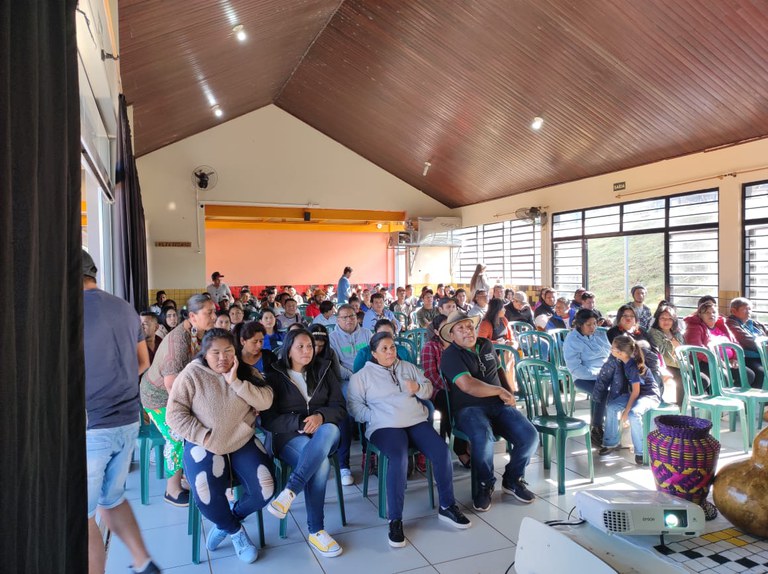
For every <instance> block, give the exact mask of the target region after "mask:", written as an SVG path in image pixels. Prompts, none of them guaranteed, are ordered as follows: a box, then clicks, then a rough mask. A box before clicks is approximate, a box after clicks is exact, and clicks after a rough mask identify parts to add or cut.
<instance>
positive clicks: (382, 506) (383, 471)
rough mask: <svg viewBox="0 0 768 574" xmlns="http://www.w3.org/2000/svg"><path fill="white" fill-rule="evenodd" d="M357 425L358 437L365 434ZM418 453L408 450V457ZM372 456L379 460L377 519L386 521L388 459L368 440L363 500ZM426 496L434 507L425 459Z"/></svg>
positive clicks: (430, 469)
mask: <svg viewBox="0 0 768 574" xmlns="http://www.w3.org/2000/svg"><path fill="white" fill-rule="evenodd" d="M357 424H358V428H359V430H360V436H363V435H364V434H365V430H364V429H363V425H362V424H360V423H357ZM418 452H419V450H418V449H417V448H412V447H411V448H409V449H408V456H409V457H413V456H416V454H417V453H418ZM373 456H377V457H378V458H379V471H378V472H379V494H378V498H379V518H383V519H384V520H386V519H387V468H388V467H389V457H388V456H385V455H384V454H382V452H381V451H380V450H379V448H378V447H377V446H376V445H375V444H373V443H372V442H371V441H370V440H369V441H367V447H366V449H365V452H364V453H363V457H364V458H363V463H364V464H363V498H368V479H369V477H370V475H371V459H372V457H373ZM427 494H428V496H429V505H430V507H431V508H434V507H435V487H434V476H433V470H432V461H430V460H429V459H427Z"/></svg>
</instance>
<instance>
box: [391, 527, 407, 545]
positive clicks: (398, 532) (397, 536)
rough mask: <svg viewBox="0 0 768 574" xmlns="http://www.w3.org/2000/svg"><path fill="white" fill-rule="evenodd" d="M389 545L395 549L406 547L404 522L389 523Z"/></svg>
mask: <svg viewBox="0 0 768 574" xmlns="http://www.w3.org/2000/svg"><path fill="white" fill-rule="evenodd" d="M389 545H390V546H392V547H393V548H402V547H403V546H405V534H403V521H402V520H392V521H391V522H390V523H389Z"/></svg>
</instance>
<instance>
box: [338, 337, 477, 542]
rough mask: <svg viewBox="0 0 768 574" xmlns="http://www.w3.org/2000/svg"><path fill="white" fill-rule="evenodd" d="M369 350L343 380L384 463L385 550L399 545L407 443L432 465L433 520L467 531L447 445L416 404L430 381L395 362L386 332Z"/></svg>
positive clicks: (424, 409) (427, 393)
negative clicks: (362, 362)
mask: <svg viewBox="0 0 768 574" xmlns="http://www.w3.org/2000/svg"><path fill="white" fill-rule="evenodd" d="M370 348H371V353H372V355H373V357H372V359H371V361H369V362H368V363H366V365H365V367H364V368H363V369H362V370H361V371H359V372H357V373H355V374H354V375H352V378H351V379H350V381H349V391H348V393H347V401H348V402H347V406H348V407H349V412H350V414H351V415H352V416H353V417H354V418H355V419H356V420H357V421H358V422H361V423H365V424H366V436H367V438H368V440H369V441H371V442H372V443H373V444H375V445H376V446H377V447H378V449H379V450H380V451H381V453H382V454H383V455H386V456H387V458H388V459H389V466H388V467H387V476H386V481H387V515H388V518H389V544H390V546H393V547H396V548H399V547H402V546H405V535H404V534H403V504H404V500H405V485H406V476H407V472H408V445H409V444H413V445H414V446H415V447H416V448H417V449H419V450H420V451H421V452H422V453H424V454H425V455H426V457H427V458H428V459H429V460H431V461H432V464H433V465H434V470H435V482H436V483H437V490H438V494H439V498H440V510H439V518H440V519H441V520H445V521H447V522H448V523H449V524H452V525H453V526H455V527H457V528H469V527H470V526H471V522H470V521H469V520H468V519H467V517H466V516H464V515H463V514H462V512H461V510H459V507H458V506H457V505H456V500H455V498H454V496H453V471H452V466H451V455H450V453H449V452H448V447H447V446H446V444H445V441H444V440H443V439H441V438H440V435H438V434H437V433H436V432H435V429H433V428H432V425H431V423H430V422H429V421H428V417H429V410H428V409H427V407H426V406H425V405H424V403H422V402H421V401H419V400H418V398H421V399H427V398H429V397H430V396H432V383H430V382H429V381H428V380H427V379H426V378H424V375H422V374H421V371H419V369H418V368H417V367H416V366H415V365H413V364H411V363H408V362H406V361H400V360H399V359H398V358H397V351H396V348H395V340H394V338H393V336H392V334H391V333H386V332H380V333H377V334H375V335H374V336H373V338H372V339H371V342H370ZM417 397H418V398H417Z"/></svg>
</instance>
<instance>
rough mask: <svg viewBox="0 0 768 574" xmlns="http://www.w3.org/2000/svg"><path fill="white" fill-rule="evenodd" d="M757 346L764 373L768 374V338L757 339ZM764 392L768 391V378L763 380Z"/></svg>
mask: <svg viewBox="0 0 768 574" xmlns="http://www.w3.org/2000/svg"><path fill="white" fill-rule="evenodd" d="M755 344H756V345H757V352H758V353H760V362H761V363H762V364H763V371H765V372H766V373H768V337H756V338H755ZM763 390H768V377H764V378H763Z"/></svg>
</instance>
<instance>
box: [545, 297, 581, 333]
mask: <svg viewBox="0 0 768 574" xmlns="http://www.w3.org/2000/svg"><path fill="white" fill-rule="evenodd" d="M569 303H570V302H569V301H568V298H567V297H558V298H557V301H556V302H555V314H554V315H552V316H551V317H550V318H549V321H547V325H546V330H547V331H549V330H550V329H570V328H571V321H572V320H573V316H574V315H575V314H576V311H574V310H573V309H571V307H570V304H569Z"/></svg>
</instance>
